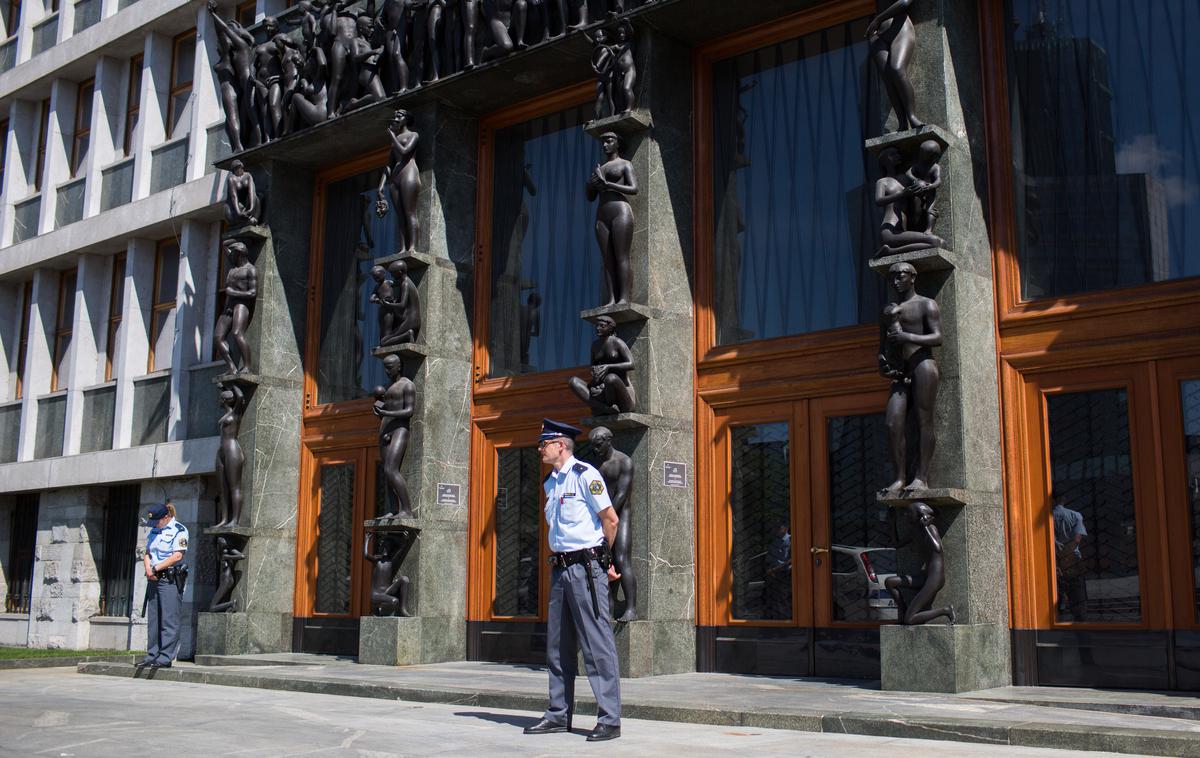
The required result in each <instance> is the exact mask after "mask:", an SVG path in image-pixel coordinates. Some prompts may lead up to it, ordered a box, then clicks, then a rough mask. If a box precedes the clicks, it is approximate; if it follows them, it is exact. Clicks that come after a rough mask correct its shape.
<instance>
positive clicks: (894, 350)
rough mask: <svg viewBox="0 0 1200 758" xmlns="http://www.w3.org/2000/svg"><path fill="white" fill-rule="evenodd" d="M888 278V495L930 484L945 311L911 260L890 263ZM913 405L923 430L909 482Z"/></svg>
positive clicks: (883, 363)
mask: <svg viewBox="0 0 1200 758" xmlns="http://www.w3.org/2000/svg"><path fill="white" fill-rule="evenodd" d="M888 282H889V284H890V285H891V287H892V289H893V290H894V291H895V293H896V302H894V303H889V304H888V305H887V306H886V307H885V308H884V309H883V314H882V318H881V319H880V329H879V372H880V373H881V374H882V375H883V376H885V377H887V378H889V379H891V381H892V388H891V395H890V396H889V397H888V404H887V428H888V448H889V450H890V452H891V458H892V468H893V470H894V471H895V477H896V478H895V481H893V482H892V483H891V484H889V485H888V486H887V487H885V488H884V489H883V490H881V491H880V493H879V494H880V495H881V496H883V497H888V498H896V497H900V496H901V494H902V493H914V492H920V491H921V490H927V489H929V464H930V462H931V460H932V458H933V450H934V446H935V445H936V444H937V432H936V430H935V429H934V406H935V403H936V401H937V393H938V381H939V377H938V367H937V363H936V362H935V361H934V360H933V350H932V348H934V347H937V346H938V345H941V344H942V317H941V311H940V310H939V309H938V304H937V302H936V301H934V300H933V299H931V298H928V297H924V296H922V295H918V294H917V291H916V282H917V270H916V269H915V268H914V267H913V265H912V264H911V263H897V264H894V265H893V266H892V267H891V268H890V269H888ZM910 407H915V410H916V414H917V426H918V428H919V434H920V438H919V439H920V453H919V458H918V461H917V469H916V475H915V476H914V477H913V478H912V480H911V481H908V482H907V484H906V483H905V482H906V477H907V461H906V456H905V453H906V450H907V441H906V437H905V430H906V426H907V424H906V422H907V419H908V412H909V409H910Z"/></svg>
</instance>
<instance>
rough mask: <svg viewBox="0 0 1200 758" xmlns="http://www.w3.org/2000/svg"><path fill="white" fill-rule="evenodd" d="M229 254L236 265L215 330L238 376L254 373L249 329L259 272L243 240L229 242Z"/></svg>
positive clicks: (219, 348)
mask: <svg viewBox="0 0 1200 758" xmlns="http://www.w3.org/2000/svg"><path fill="white" fill-rule="evenodd" d="M225 254H226V255H228V256H229V258H230V262H231V263H232V264H233V265H232V266H231V267H230V269H229V271H228V272H227V273H226V274H225V309H224V310H223V311H222V312H221V315H220V317H219V318H217V325H216V327H214V328H213V342H215V343H216V344H217V353H218V354H219V355H220V356H221V360H223V361H225V365H226V366H228V367H229V373H231V374H237V373H241V372H243V371H252V370H253V369H252V368H251V367H252V365H253V361H252V358H251V353H250V343H249V342H248V341H247V340H246V329H247V328H248V327H249V326H250V316H251V310H252V309H253V308H254V298H256V297H257V296H258V270H257V269H256V268H255V267H254V264H253V263H251V262H250V257H249V254H248V252H247V251H246V243H244V242H242V241H241V240H236V239H231V240H226V241H225ZM229 337H232V338H233V343H234V344H235V345H237V349H238V355H239V356H240V357H241V359H242V365H241V367H240V368H239V367H238V365H237V364H236V363H235V362H234V360H233V356H232V355H231V353H230V351H229V340H228V339H227V338H229Z"/></svg>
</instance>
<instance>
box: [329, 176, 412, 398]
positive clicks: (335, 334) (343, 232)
mask: <svg viewBox="0 0 1200 758" xmlns="http://www.w3.org/2000/svg"><path fill="white" fill-rule="evenodd" d="M379 172H380V169H373V170H371V171H366V172H363V173H361V174H356V175H354V176H351V177H349V178H346V179H342V180H340V181H336V182H331V183H330V184H329V185H328V190H327V195H326V201H325V219H324V220H325V238H324V257H323V261H322V264H323V265H322V271H321V274H320V276H321V333H320V356H319V358H318V371H319V373H318V382H317V383H318V390H317V402H318V403H321V404H324V403H337V402H342V401H346V400H354V399H357V398H364V397H368V396H369V395H370V393H371V390H372V389H373V388H374V387H375V386H377V385H385V384H387V383H388V382H387V381H386V380H387V376H386V375H385V373H384V371H383V366H382V364H381V363H380V361H378V360H377V359H375V358H374V357H373V356H372V355H371V350H372V348H374V347H375V346H376V345H378V344H379V323H378V321H377V319H376V318H375V308H374V307H369V306H368V302H369V298H370V296H371V293H372V292H373V291H374V288H375V287H374V280H372V279H371V276H370V272H371V266H372V265H373V263H374V260H375V258H380V257H383V256H386V255H390V254H392V253H394V252H396V247H397V246H398V242H397V241H396V229H397V226H396V222H395V219H393V218H392V217H391V214H393V213H395V209H394V208H389V209H388V214H387V215H386V216H384V217H383V218H379V217H377V216H376V215H375V214H374V212H373V211H374V207H375V206H374V203H375V192H376V190H377V188H378V186H379Z"/></svg>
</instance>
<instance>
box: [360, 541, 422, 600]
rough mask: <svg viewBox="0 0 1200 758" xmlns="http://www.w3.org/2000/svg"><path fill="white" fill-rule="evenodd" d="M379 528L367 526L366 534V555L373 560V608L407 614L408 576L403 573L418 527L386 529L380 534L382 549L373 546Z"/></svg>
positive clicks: (370, 560) (364, 548)
mask: <svg viewBox="0 0 1200 758" xmlns="http://www.w3.org/2000/svg"><path fill="white" fill-rule="evenodd" d="M375 537H376V531H375V530H374V529H368V530H367V533H366V535H364V538H363V558H366V559H367V560H368V561H369V562H370V563H371V564H372V568H371V612H372V613H373V614H375V615H376V616H403V617H408V616H411V615H412V612H411V611H409V609H408V594H409V593H408V590H409V584H410V582H409V579H408V577H407V576H404V575H403V574H401V573H400V567H401V565H402V564H403V563H404V559H405V558H406V557H407V556H408V551H409V550H410V549H411V548H412V546H413V543H415V542H416V541H417V530H416V529H402V530H400V531H399V532H396V533H393V532H383V533H382V534H380V535H379V537H378V540H379V552H378V553H376V552H375V551H373V550H372V549H371V547H372V543H373V542H375V539H374V538H375Z"/></svg>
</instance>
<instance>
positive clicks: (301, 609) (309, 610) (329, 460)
mask: <svg viewBox="0 0 1200 758" xmlns="http://www.w3.org/2000/svg"><path fill="white" fill-rule="evenodd" d="M300 457H301V466H300V472H301V474H300V475H301V487H302V488H304V487H305V485H307V496H306V497H302V498H301V499H300V504H299V508H298V509H297V512H296V574H295V588H296V589H295V592H293V595H292V598H293V601H292V606H293V607H292V613H293V615H294V616H295V617H296V618H358V617H360V616H363V615H366V613H367V612H369V610H370V602H369V600H370V590H369V589H367V590H366V592H365V593H364V592H363V588H364V587H365V586H366V585H367V584H369V583H368V582H366V581H364V578H363V573H364V571H365V570H366V568H365V566H364V565H363V559H362V547H363V546H362V543H363V529H362V522H363V520H364V518H363V515H364V511H365V509H366V502H367V500H368V497H369V495H370V494H372V493H373V489H371V490H368V487H367V484H368V482H369V481H371V479H373V472H371V473H370V474H369V473H368V471H367V469H368V465H369V461H370V460H371V456H370V451H369V450H368V449H367V448H364V447H362V446H343V447H337V448H330V449H327V450H322V451H319V452H313V451H312V450H311V449H309V448H308V446H306V445H301V452H300ZM345 463H353V464H354V503H353V505H352V509H353V510H352V513H351V522H352V529H351V540H350V586H351V588H352V589H351V595H350V610H349V611H348V612H346V613H320V612H318V611H316V610H315V609H314V605H315V600H316V579H317V571H318V565H317V554H316V547H317V539H318V537H319V534H318V529H317V522H318V519H319V518H320V515H321V497H320V476H319V474H320V470H321V468H322V467H323V466H330V465H339V464H345ZM354 587H358V588H359V591H358V592H357V593H355V592H354V590H353V588H354Z"/></svg>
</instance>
